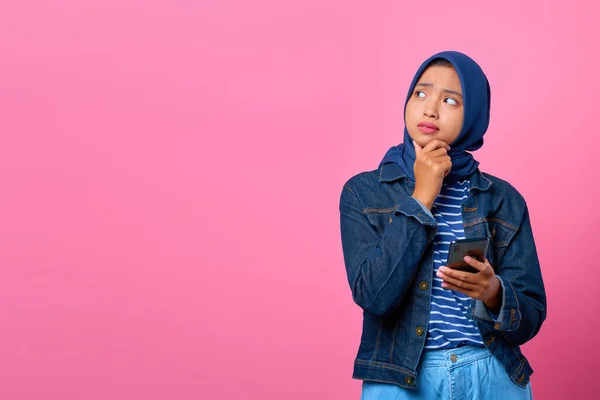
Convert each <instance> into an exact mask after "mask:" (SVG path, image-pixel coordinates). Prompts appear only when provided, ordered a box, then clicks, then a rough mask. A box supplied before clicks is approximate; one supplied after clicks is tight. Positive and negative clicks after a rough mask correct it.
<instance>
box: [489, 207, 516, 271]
mask: <svg viewBox="0 0 600 400" xmlns="http://www.w3.org/2000/svg"><path fill="white" fill-rule="evenodd" d="M486 224H487V235H488V238H489V239H490V242H491V251H492V254H493V262H494V263H495V264H498V263H500V262H501V261H502V257H503V256H504V253H505V252H506V248H507V247H508V244H509V243H510V241H511V240H512V238H513V236H514V235H515V233H517V230H518V229H519V228H518V227H517V226H515V225H513V224H511V223H509V222H506V221H503V220H502V219H500V218H497V217H488V218H486ZM490 261H492V260H490ZM492 265H494V264H492Z"/></svg>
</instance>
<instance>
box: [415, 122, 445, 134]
mask: <svg viewBox="0 0 600 400" xmlns="http://www.w3.org/2000/svg"><path fill="white" fill-rule="evenodd" d="M417 127H418V128H419V130H420V131H421V132H423V133H425V134H431V133H434V132H437V131H439V130H440V129H439V128H438V127H437V126H435V125H434V124H431V123H429V122H421V123H420V124H419V125H418V126H417Z"/></svg>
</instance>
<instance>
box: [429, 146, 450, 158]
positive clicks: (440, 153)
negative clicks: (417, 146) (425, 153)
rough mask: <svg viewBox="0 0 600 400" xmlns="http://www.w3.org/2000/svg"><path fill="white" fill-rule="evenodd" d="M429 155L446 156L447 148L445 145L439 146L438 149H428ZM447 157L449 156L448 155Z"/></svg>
mask: <svg viewBox="0 0 600 400" xmlns="http://www.w3.org/2000/svg"><path fill="white" fill-rule="evenodd" d="M429 155H430V156H431V157H435V158H438V157H448V150H446V148H445V147H440V148H439V149H435V150H433V151H430V152H429ZM448 158H450V157H448Z"/></svg>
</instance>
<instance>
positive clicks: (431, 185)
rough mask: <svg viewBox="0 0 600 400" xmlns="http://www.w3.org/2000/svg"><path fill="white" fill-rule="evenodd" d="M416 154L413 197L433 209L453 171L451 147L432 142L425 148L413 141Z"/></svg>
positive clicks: (439, 142) (441, 142)
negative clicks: (445, 179) (449, 152)
mask: <svg viewBox="0 0 600 400" xmlns="http://www.w3.org/2000/svg"><path fill="white" fill-rule="evenodd" d="M413 144H414V146H415V152H416V159H415V164H414V167H413V168H414V173H415V181H416V182H415V190H414V192H413V194H412V197H413V198H415V199H417V200H419V201H420V202H421V203H422V204H423V205H425V207H427V208H429V209H431V207H432V206H433V202H434V201H435V199H436V198H437V197H438V195H439V194H440V190H441V189H442V183H443V181H444V177H445V176H446V175H448V173H450V169H452V159H451V158H450V156H449V155H448V151H450V146H449V145H448V143H446V142H443V141H441V140H437V139H436V140H432V141H431V142H429V143H427V145H426V146H425V147H421V146H419V144H418V143H417V142H415V141H413Z"/></svg>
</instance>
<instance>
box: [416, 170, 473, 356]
mask: <svg viewBox="0 0 600 400" xmlns="http://www.w3.org/2000/svg"><path fill="white" fill-rule="evenodd" d="M468 197H469V181H462V182H456V183H452V184H448V185H443V186H442V190H441V191H440V194H439V196H438V197H437V199H436V200H435V202H434V204H433V207H432V209H431V212H432V214H433V217H434V218H435V220H436V221H437V233H436V235H435V238H434V241H433V284H432V287H431V288H432V292H431V307H430V311H429V328H428V331H427V340H426V342H425V349H426V350H440V349H451V348H454V347H459V346H462V345H467V344H468V345H475V346H483V341H482V340H481V335H480V333H479V329H478V328H477V325H475V322H473V320H471V319H470V318H469V317H468V316H467V310H468V309H469V304H470V302H471V298H470V297H468V296H466V295H464V294H462V293H459V292H455V291H452V290H447V289H443V288H442V279H440V278H438V277H437V276H436V275H435V274H436V273H437V271H438V268H439V267H440V266H445V265H446V260H447V258H448V250H449V248H450V243H451V242H452V241H453V240H457V239H464V238H465V231H464V228H463V221H462V214H461V209H462V203H463V202H464V201H465V200H466V199H467V198H468Z"/></svg>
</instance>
